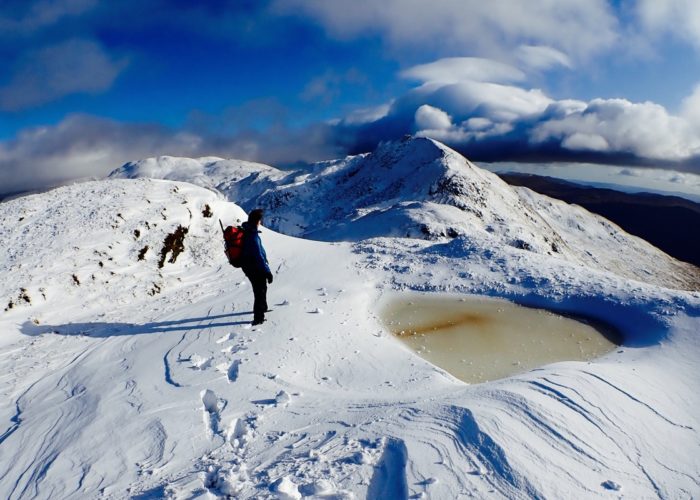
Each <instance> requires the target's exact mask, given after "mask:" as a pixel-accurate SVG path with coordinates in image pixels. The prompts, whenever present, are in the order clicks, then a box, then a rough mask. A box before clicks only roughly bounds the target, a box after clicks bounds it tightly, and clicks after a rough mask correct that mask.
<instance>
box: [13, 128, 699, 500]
mask: <svg viewBox="0 0 700 500" xmlns="http://www.w3.org/2000/svg"><path fill="white" fill-rule="evenodd" d="M145 164H148V165H149V166H148V171H147V172H146V170H143V168H142V167H143V165H145ZM182 165H183V160H181V159H177V158H160V159H153V160H147V161H145V162H137V163H135V164H131V165H130V166H128V168H127V167H125V168H124V169H122V170H121V172H120V173H119V174H115V176H114V177H113V178H111V179H108V180H104V181H94V182H87V183H82V184H76V185H73V186H66V187H62V188H60V189H56V190H54V191H51V192H48V193H43V194H40V195H33V196H27V197H22V198H18V199H15V200H11V201H8V202H3V203H0V275H1V276H2V277H3V279H2V280H0V300H2V301H3V302H2V303H1V304H2V306H0V373H2V374H3V375H2V376H0V396H1V397H0V471H1V472H0V492H1V493H3V495H2V496H3V498H10V499H13V500H15V499H19V498H40V499H43V498H67V499H83V498H198V497H202V496H211V497H218V498H227V497H228V498H242V499H248V498H275V497H281V496H284V495H286V496H287V497H288V498H334V499H350V498H373V497H374V498H381V497H399V498H405V497H408V498H459V497H461V496H471V497H475V498H534V497H540V498H550V497H551V498H560V497H565V498H595V497H606V496H610V495H615V496H619V495H621V494H622V495H624V496H626V497H629V498H647V497H662V498H695V497H698V496H700V479H698V478H699V477H700V468H699V466H698V461H697V450H698V449H699V448H700V431H699V430H700V421H699V420H698V413H697V408H698V407H700V395H699V394H698V391H697V387H699V386H700V372H699V371H698V370H697V360H698V359H699V358H700V338H699V337H698V335H697V332H698V331H699V330H700V324H699V321H700V294H698V293H697V292H684V291H680V290H673V289H670V288H666V286H677V287H679V288H682V287H685V286H688V287H690V284H691V283H692V279H691V278H692V273H691V272H690V270H689V269H690V268H687V267H683V266H682V265H680V264H678V263H676V262H675V261H672V260H670V259H669V258H668V257H666V256H664V255H663V254H660V253H659V252H658V251H656V250H655V249H653V248H650V247H649V246H646V245H644V244H643V243H641V242H640V241H639V240H637V239H635V238H631V237H629V236H628V235H625V234H624V233H622V232H621V231H619V229H618V228H616V227H615V226H612V225H610V224H609V223H607V222H605V221H603V220H602V219H600V218H596V217H592V216H590V214H588V213H587V212H585V211H583V210H582V209H580V208H578V207H571V206H568V205H566V204H563V203H559V202H556V201H554V200H550V199H547V198H544V197H539V196H537V195H534V194H532V193H530V192H529V191H527V190H520V189H512V188H510V187H508V186H505V185H503V184H502V183H500V181H498V179H496V178H494V177H493V176H491V175H490V174H487V173H485V172H483V171H481V170H480V169H478V167H476V166H474V165H472V164H470V163H469V162H468V161H467V160H466V159H464V158H463V157H461V156H459V155H457V154H456V153H454V152H453V151H451V150H449V149H447V148H445V147H443V146H442V145H440V144H438V143H435V142H433V141H430V140H427V139H425V140H424V139H420V140H407V141H402V142H398V143H390V144H385V145H382V146H381V147H380V148H378V150H377V151H375V152H374V153H371V154H366V155H360V156H356V157H351V158H346V159H343V160H336V161H329V162H324V163H320V164H317V165H315V166H313V167H312V168H310V169H309V170H307V171H297V172H282V171H279V170H276V169H273V168H272V167H267V166H263V165H257V164H250V163H246V162H238V161H235V160H221V159H214V158H207V159H198V160H186V161H184V165H185V167H186V168H185V167H182ZM163 169H167V172H168V173H167V176H169V177H172V178H177V179H182V178H184V177H187V180H188V181H189V182H179V181H171V180H154V179H145V178H134V179H131V178H130V179H122V178H117V177H118V176H120V175H121V176H128V177H140V176H142V174H144V173H149V174H152V175H154V176H157V175H161V174H162V172H163V171H164V170H163ZM194 184H201V186H206V188H203V187H201V186H196V185H194ZM220 193H226V195H227V196H228V197H230V198H229V199H232V200H236V201H238V202H239V203H241V204H242V205H243V207H241V206H239V205H236V204H234V203H231V202H229V201H226V199H225V198H224V197H223V196H221V194H220ZM258 203H263V205H264V206H265V207H266V208H267V209H268V222H270V221H271V219H272V225H273V226H274V227H276V228H278V229H283V230H284V231H285V232H287V233H289V234H298V235H303V236H305V237H307V238H316V239H327V240H332V242H330V243H328V242H319V241H311V240H309V239H299V238H294V237H290V236H288V235H284V234H280V233H278V232H276V231H275V230H271V229H264V230H263V233H262V235H261V237H262V239H263V243H264V245H265V248H266V250H267V254H268V257H269V259H270V263H271V265H272V269H273V273H274V282H273V283H272V284H271V285H270V287H269V292H268V302H269V303H270V304H271V305H272V308H273V310H272V311H270V312H269V313H267V314H266V322H265V324H264V325H263V327H262V328H250V323H251V321H252V319H253V312H252V302H253V301H252V299H253V297H252V290H251V287H250V286H249V284H248V282H247V279H246V277H245V276H244V275H243V273H242V272H241V271H240V270H239V269H235V268H233V267H231V266H230V265H229V264H228V263H227V262H226V259H225V256H224V254H223V245H222V238H221V229H220V227H219V222H218V220H219V219H221V220H222V221H223V222H224V223H230V222H234V221H236V220H242V219H243V218H244V217H245V210H244V208H245V209H248V208H251V207H253V206H257V204H258ZM275 217H277V219H276V220H274V219H275ZM180 227H182V228H187V232H185V231H184V230H181V231H180V232H179V233H178V234H179V235H180V237H179V238H178V239H177V241H175V242H173V241H172V238H171V240H169V241H170V243H172V244H171V245H170V246H168V245H166V239H167V238H168V235H171V234H173V233H176V232H177V231H178V228H180ZM367 236H372V238H370V239H365V238H366V237H367ZM407 236H408V237H407ZM545 238H546V240H545ZM345 240H347V241H345ZM164 247H165V248H166V250H167V249H168V248H169V247H173V248H175V247H177V250H178V252H179V253H178V256H177V258H176V259H173V262H170V261H169V259H168V258H166V259H164V260H163V261H162V267H160V266H159V264H160V263H161V255H162V250H163V248H164ZM555 247H556V248H555ZM166 254H167V255H168V256H171V255H172V253H167V252H166ZM677 266H680V267H677ZM691 288H692V287H691ZM403 291H412V292H415V291H423V292H425V293H436V294H437V293H441V292H449V293H459V294H478V295H485V296H491V297H501V298H507V299H511V300H516V301H518V302H520V303H523V304H525V305H529V306H533V307H542V308H547V309H552V310H556V311H560V312H564V313H573V314H578V315H582V316H586V317H592V318H594V319H597V320H601V321H605V322H607V323H610V324H612V325H613V326H615V327H616V328H618V329H619V330H620V331H621V333H622V336H623V339H624V340H623V342H622V345H621V346H620V347H619V348H618V349H616V350H615V351H613V352H611V353H609V354H608V355H606V356H604V357H602V358H600V359H596V360H591V361H588V362H560V363H556V364H552V365H547V366H542V367H540V368H537V369H535V370H532V371H530V372H527V373H522V374H520V375H517V376H513V377H510V378H507V379H503V380H498V381H492V382H488V383H484V384H477V385H466V384H464V383H461V382H459V381H458V380H456V379H454V378H453V377H452V376H451V375H449V374H447V373H446V372H444V371H443V370H441V369H440V368H438V367H436V366H433V365H431V364H429V363H428V362H427V361H425V360H424V359H422V358H420V357H418V356H416V355H415V354H414V353H413V352H411V351H410V350H408V349H406V348H404V347H403V346H402V345H401V344H400V343H398V342H397V341H396V339H394V338H393V337H392V335H391V334H390V333H389V332H387V331H385V330H384V329H383V327H382V323H381V321H380V318H379V317H378V306H379V305H381V304H382V302H383V301H384V300H385V299H387V298H389V296H392V295H393V294H396V293H402V292H403ZM10 304H11V305H10ZM312 311H322V312H323V314H319V313H316V314H310V312H312Z"/></svg>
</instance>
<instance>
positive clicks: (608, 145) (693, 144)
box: [530, 99, 700, 160]
mask: <svg viewBox="0 0 700 500" xmlns="http://www.w3.org/2000/svg"><path fill="white" fill-rule="evenodd" d="M530 138H531V140H532V141H533V142H534V143H541V142H546V141H550V140H556V141H561V144H562V146H564V147H567V148H569V149H577V150H583V149H588V150H592V151H605V150H607V151H614V152H619V153H630V154H633V155H636V156H638V157H641V158H649V159H656V160H683V159H687V158H689V157H691V156H694V155H697V154H700V135H698V134H697V133H695V132H694V131H693V130H692V127H691V126H690V124H689V123H688V121H687V120H685V119H684V118H682V117H678V116H673V115H670V114H669V113H668V111H666V109H665V108H664V107H663V106H660V105H658V104H654V103H651V102H644V103H632V102H630V101H627V100H625V99H594V100H593V101H591V102H590V103H588V105H587V106H586V108H585V109H584V110H583V111H577V112H573V113H569V114H568V115H566V116H565V117H562V118H554V119H548V120H544V121H542V122H541V123H539V124H538V125H537V126H536V127H535V128H534V129H533V130H532V132H531V134H530ZM601 148H603V149H601Z"/></svg>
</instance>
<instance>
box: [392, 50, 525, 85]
mask: <svg viewBox="0 0 700 500" xmlns="http://www.w3.org/2000/svg"><path fill="white" fill-rule="evenodd" d="M401 76H402V77H403V78H409V79H414V80H418V81H421V82H423V83H440V84H450V83H458V82H462V81H474V82H517V81H522V80H524V79H525V73H523V72H522V71H520V70H519V69H517V68H515V67H513V66H510V65H508V64H504V63H500V62H498V61H493V60H491V59H484V58H480V57H448V58H444V59H440V60H438V61H435V62H431V63H428V64H420V65H418V66H413V67H412V68H408V69H406V70H404V71H402V72H401Z"/></svg>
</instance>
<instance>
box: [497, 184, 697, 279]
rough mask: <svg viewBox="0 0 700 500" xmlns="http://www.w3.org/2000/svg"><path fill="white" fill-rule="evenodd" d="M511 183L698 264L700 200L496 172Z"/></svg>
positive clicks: (683, 259)
mask: <svg viewBox="0 0 700 500" xmlns="http://www.w3.org/2000/svg"><path fill="white" fill-rule="evenodd" d="M499 177H501V178H502V179H503V180H504V181H506V182H507V183H508V184H511V185H513V186H524V187H527V188H530V189H532V190H533V191H536V192H538V193H540V194H544V195H547V196H551V197H553V198H558V199H560V200H563V201H566V202H567V203H574V204H576V205H580V206H582V207H584V208H585V209H586V210H590V211H591V212H594V213H597V214H599V215H602V216H603V217H605V218H606V219H609V220H610V221H612V222H614V223H615V224H617V225H618V226H620V227H621V228H622V229H624V230H625V231H627V232H628V233H630V234H634V235H635V236H639V237H640V238H643V239H645V240H646V241H648V242H649V243H651V244H652V245H654V246H655V247H657V248H660V249H661V250H663V251H664V252H666V253H667V254H669V255H671V256H672V257H675V258H677V259H679V260H682V261H685V262H689V263H691V264H695V265H696V266H700V204H698V203H694V202H692V201H690V200H686V199H685V198H680V197H678V196H663V195H659V194H652V193H636V194H630V193H623V192H620V191H615V190H613V189H603V188H594V187H590V186H584V185H581V184H576V183H573V182H568V181H563V180H560V179H555V178H552V177H545V176H539V175H532V174H520V173H506V174H499Z"/></svg>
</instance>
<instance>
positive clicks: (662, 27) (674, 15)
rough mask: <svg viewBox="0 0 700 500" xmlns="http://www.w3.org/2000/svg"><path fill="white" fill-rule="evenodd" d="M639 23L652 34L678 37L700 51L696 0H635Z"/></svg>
mask: <svg viewBox="0 0 700 500" xmlns="http://www.w3.org/2000/svg"><path fill="white" fill-rule="evenodd" d="M635 11H636V13H637V17H638V19H639V22H640V24H641V26H642V28H644V29H645V30H647V31H648V32H650V33H652V34H669V35H672V36H676V37H680V38H682V39H685V40H687V41H689V42H690V43H692V44H694V45H695V46H696V48H698V49H700V2H698V1H697V0H637V2H636V5H635Z"/></svg>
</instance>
